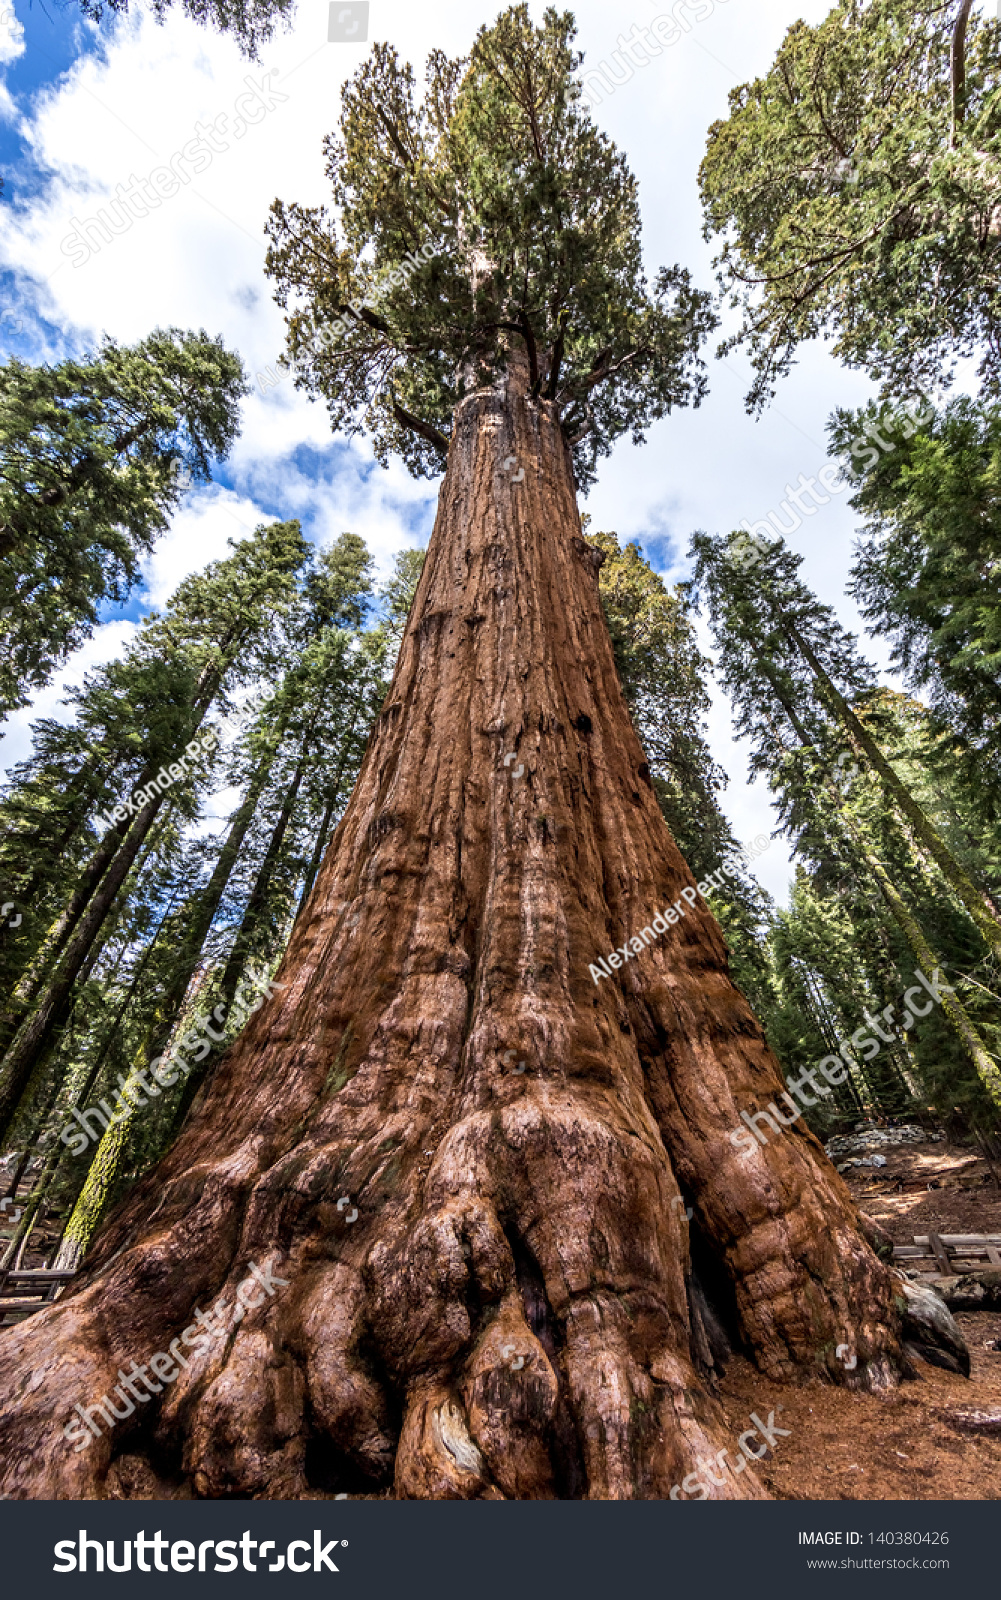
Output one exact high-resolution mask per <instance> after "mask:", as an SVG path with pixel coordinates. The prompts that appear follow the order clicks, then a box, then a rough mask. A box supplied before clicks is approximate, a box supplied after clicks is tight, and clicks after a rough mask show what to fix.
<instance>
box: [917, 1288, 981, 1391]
mask: <svg viewBox="0 0 1001 1600" xmlns="http://www.w3.org/2000/svg"><path fill="white" fill-rule="evenodd" d="M900 1293H901V1297H902V1299H903V1301H904V1310H903V1318H902V1320H903V1334H904V1348H905V1349H906V1350H909V1351H910V1352H911V1353H912V1354H914V1355H919V1356H921V1358H922V1359H923V1360H924V1361H928V1362H930V1363H931V1365H932V1366H933V1367H944V1368H945V1369H946V1371H947V1372H958V1373H959V1374H960V1375H961V1376H962V1377H964V1378H968V1377H969V1376H970V1352H969V1350H968V1349H967V1348H966V1341H965V1339H964V1338H963V1335H962V1334H961V1333H960V1331H959V1328H958V1327H957V1326H956V1320H955V1318H954V1317H953V1315H952V1312H951V1311H950V1310H949V1308H948V1306H947V1305H946V1303H945V1301H944V1300H943V1299H942V1298H941V1296H940V1295H938V1294H936V1293H935V1291H934V1289H931V1288H929V1287H927V1286H926V1285H925V1284H923V1283H911V1282H909V1281H908V1279H906V1278H901V1279H900Z"/></svg>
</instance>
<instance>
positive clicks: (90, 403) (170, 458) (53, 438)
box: [0, 328, 247, 718]
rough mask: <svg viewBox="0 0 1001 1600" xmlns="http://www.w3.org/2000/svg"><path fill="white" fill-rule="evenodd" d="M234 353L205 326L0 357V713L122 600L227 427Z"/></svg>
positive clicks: (231, 432)
mask: <svg viewBox="0 0 1001 1600" xmlns="http://www.w3.org/2000/svg"><path fill="white" fill-rule="evenodd" d="M246 392H247V386H246V383H245V380H244V374H243V367H242V365H241V363H240V360H239V358H238V357H237V356H235V355H232V354H231V353H230V352H229V351H228V350H226V349H225V348H224V346H223V343H222V340H221V339H210V338H209V337H208V335H207V334H206V333H204V332H201V333H198V334H194V333H183V332H182V331H181V330H180V329H179V328H166V329H157V330H156V332H155V333H152V334H150V336H149V338H147V339H144V340H142V342H141V343H140V344H137V345H131V346H129V345H126V346H121V345H118V344H116V343H115V342H114V341H113V340H111V339H106V340H105V341H104V343H103V345H102V346H101V348H100V349H99V350H98V351H96V352H94V353H92V354H90V355H86V356H83V357H82V358H81V359H79V360H67V361H62V362H60V363H59V365H58V366H54V367H48V366H41V367H29V366H26V365H25V364H24V363H23V362H22V361H19V360H18V359H17V357H15V356H12V357H10V359H9V360H8V361H7V362H6V363H5V364H4V365H3V366H0V473H2V476H0V561H2V565H0V572H2V578H0V718H2V717H3V716H6V714H7V713H8V712H9V711H10V710H11V709H13V708H14V707H16V706H22V705H27V704H28V703H29V701H30V699H31V695H32V692H33V691H35V690H37V689H39V688H41V687H42V686H43V685H44V684H45V683H47V682H48V680H49V678H50V677H51V675H52V672H53V671H54V670H55V668H56V667H57V666H58V665H59V663H60V662H61V661H63V660H64V659H65V657H66V655H67V654H68V653H69V651H71V650H73V649H75V648H76V646H77V645H78V644H80V643H81V641H82V640H83V639H85V638H87V637H88V635H89V634H90V633H91V632H92V631H93V628H94V625H95V623H96V621H97V617H98V610H99V607H100V605H101V603H102V602H104V601H107V600H116V601H121V600H125V599H127V598H128V596H129V594H130V592H131V590H132V589H133V588H134V586H135V584H136V583H137V581H138V579H139V574H140V563H141V561H142V558H143V556H145V555H147V554H148V553H149V551H150V550H151V549H152V547H153V544H154V542H155V541H156V539H157V537H158V536H159V535H160V534H162V533H163V531H164V530H165V528H166V527H167V524H168V521H169V517H170V513H171V512H172V511H173V510H174V509H175V508H176V506H177V504H178V502H179V500H180V498H181V494H182V491H183V486H184V485H185V484H188V483H191V482H206V481H207V480H208V478H209V475H210V464H211V460H212V458H213V457H219V458H221V457H223V456H225V455H226V454H227V452H228V450H229V448H230V445H231V444H232V442H233V439H234V438H235V436H236V433H237V424H238V405H239V401H240V397H241V396H242V395H243V394H245V393H246Z"/></svg>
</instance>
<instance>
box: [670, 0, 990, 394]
mask: <svg viewBox="0 0 1001 1600" xmlns="http://www.w3.org/2000/svg"><path fill="white" fill-rule="evenodd" d="M999 28H1001V24H999V23H998V21H996V20H995V18H994V17H993V16H989V15H987V14H986V13H984V12H979V13H978V12H971V0H841V4H839V5H836V6H834V7H833V8H832V10H831V11H830V12H829V13H828V15H827V16H826V17H824V19H823V20H822V21H821V22H819V23H817V24H816V25H814V26H810V25H808V24H807V23H805V22H802V21H799V22H795V23H793V25H792V26H791V27H790V28H789V30H788V32H787V34H786V37H785V39H784V40H783V42H782V45H781V47H780V49H779V51H778V53H777V55H776V57H775V60H774V62H773V64H772V66H771V67H770V68H769V70H768V71H767V72H766V73H765V74H764V75H763V76H762V77H760V78H756V79H755V80H754V81H753V82H752V83H743V84H740V85H739V86H738V87H737V88H735V89H732V90H731V91H730V96H729V99H730V114H729V116H728V117H727V118H726V119H725V120H723V121H718V122H715V123H713V125H712V127H711V128H710V129H709V139H708V148H707V152H706V156H705V159H704V161H703V163H702V168H701V173H700V181H701V188H702V197H703V204H704V208H705V232H706V237H707V238H709V237H712V236H713V235H715V236H716V237H717V238H718V239H719V240H720V241H721V242H722V249H721V251H720V255H719V257H718V259H717V263H716V264H717V267H718V269H719V277H720V283H721V286H722V287H723V288H724V289H725V290H727V291H729V292H730V293H731V295H732V297H733V299H734V300H735V301H736V302H737V303H738V304H739V305H740V306H741V307H742V309H743V313H744V315H743V321H742V324H741V327H740V328H739V329H738V331H737V333H736V334H735V335H734V336H733V337H732V338H731V339H729V340H727V341H726V344H725V346H724V348H726V349H733V348H734V347H735V346H738V345H746V346H747V348H748V350H749V353H750V356H751V361H752V363H753V366H754V369H755V378H754V381H753V383H752V386H751V389H750V392H749V394H748V400H747V404H748V409H749V410H752V411H755V410H759V409H760V408H761V407H762V406H764V405H766V404H767V402H768V399H769V397H770V395H771V394H772V393H773V391H774V388H775V384H776V381H777V380H778V378H780V377H781V376H782V375H783V374H785V373H786V372H788V370H789V368H790V366H791V365H792V362H793V360H794V359H795V352H796V349H797V346H798V345H799V344H800V343H801V342H803V341H804V340H807V339H815V338H818V337H819V336H820V335H821V334H823V335H825V336H827V337H833V340H834V344H833V348H834V352H835V354H836V355H838V356H840V357H841V359H842V360H844V361H845V362H847V363H848V365H850V366H856V367H861V368H864V369H865V370H866V371H868V372H869V373H870V375H871V376H872V377H873V378H875V379H878V380H880V381H881V383H882V385H883V392H884V393H885V394H886V395H888V396H891V397H895V398H896V399H898V400H899V399H901V398H902V397H905V396H910V395H917V394H921V393H925V392H927V391H929V390H934V389H936V388H938V387H939V386H940V385H943V384H946V383H948V382H949V381H950V380H951V377H952V374H953V373H954V371H955V368H956V364H957V362H958V361H959V360H960V359H961V358H963V357H974V358H977V359H979V363H980V367H979V370H980V376H981V379H982V382H983V386H984V390H985V391H986V392H988V393H991V394H995V393H997V392H998V389H999V386H1001V357H999V351H1001V341H999V338H998V299H997V290H996V285H997V276H998V261H999V252H1001V234H999V230H998V227H997V187H996V168H997V159H998V154H999V151H1001V99H999V91H998V84H997V53H998V43H999V37H1001V35H999Z"/></svg>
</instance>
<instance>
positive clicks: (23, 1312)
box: [0, 1268, 76, 1328]
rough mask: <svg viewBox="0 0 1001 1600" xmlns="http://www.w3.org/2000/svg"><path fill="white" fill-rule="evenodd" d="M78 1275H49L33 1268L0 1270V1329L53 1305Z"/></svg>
mask: <svg viewBox="0 0 1001 1600" xmlns="http://www.w3.org/2000/svg"><path fill="white" fill-rule="evenodd" d="M75 1277H76V1273H75V1272H50V1271H48V1270H45V1269H40V1268H31V1269H29V1270H27V1271H24V1272H14V1271H9V1270H6V1269H0V1328H3V1327H8V1326H9V1325H10V1324H11V1323H14V1322H20V1321H22V1320H23V1318H25V1317H30V1316H31V1314H32V1312H34V1311H41V1309H42V1307H43V1306H47V1305H51V1304H52V1301H53V1300H55V1298H56V1296H57V1295H58V1294H59V1291H60V1289H62V1287H63V1286H64V1284H67V1283H69V1281H70V1279H71V1278H75Z"/></svg>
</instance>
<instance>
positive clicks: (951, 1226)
mask: <svg viewBox="0 0 1001 1600" xmlns="http://www.w3.org/2000/svg"><path fill="white" fill-rule="evenodd" d="M879 1153H880V1154H882V1155H885V1157H886V1166H885V1167H881V1168H875V1169H874V1168H867V1167H853V1168H852V1169H851V1170H850V1171H849V1172H846V1173H843V1174H842V1176H843V1177H844V1179H845V1182H846V1183H847V1184H848V1187H849V1188H850V1189H851V1191H852V1194H853V1195H854V1197H855V1200H856V1202H857V1203H858V1206H859V1209H860V1210H861V1211H864V1212H866V1213H867V1214H868V1215H869V1216H870V1217H873V1218H874V1219H875V1220H876V1221H877V1222H879V1223H880V1224H881V1225H882V1226H883V1227H884V1228H885V1229H886V1231H887V1233H889V1234H890V1236H891V1238H892V1239H893V1242H894V1244H910V1243H911V1242H912V1241H913V1236H914V1234H916V1233H917V1234H926V1233H928V1232H929V1231H930V1230H931V1231H934V1232H936V1233H1001V1188H998V1186H997V1185H996V1183H995V1181H994V1178H993V1176H992V1174H991V1172H990V1170H989V1168H988V1166H987V1163H986V1162H985V1161H984V1160H983V1158H982V1157H980V1156H978V1155H976V1154H975V1153H974V1152H972V1151H971V1150H969V1149H967V1148H964V1147H962V1146H958V1145H953V1144H950V1143H948V1142H944V1143H931V1142H927V1143H923V1144H913V1145H912V1144H907V1145H898V1146H888V1147H885V1148H882V1149H880V1151H879ZM835 1159H836V1160H837V1161H839V1162H840V1161H842V1160H844V1159H847V1158H846V1157H843V1156H840V1155H839V1156H837V1157H835ZM929 1184H936V1185H938V1187H935V1188H931V1189H929V1187H928V1185H929ZM956 1321H957V1323H958V1324H959V1327H960V1330H961V1332H962V1334H963V1337H964V1339H965V1340H966V1343H967V1345H968V1347H969V1351H970V1359H971V1372H970V1377H969V1379H968V1380H967V1379H965V1378H961V1377H957V1376H956V1375H955V1374H953V1373H951V1372H943V1371H942V1370H941V1369H939V1368H937V1367H931V1366H928V1365H927V1364H926V1363H925V1362H923V1361H919V1362H916V1363H915V1365H916V1367H917V1368H918V1371H919V1377H918V1379H917V1380H916V1381H911V1382H906V1383H903V1384H901V1385H900V1387H899V1388H898V1389H896V1390H894V1391H892V1392H891V1393H890V1394H886V1395H869V1394H853V1393H850V1392H849V1391H847V1390H845V1389H839V1388H834V1387H831V1386H828V1385H826V1384H820V1383H816V1384H812V1385H810V1386H809V1387H807V1388H793V1387H786V1386H784V1385H782V1384H776V1383H772V1382H770V1381H769V1380H768V1379H765V1378H763V1377H762V1375H761V1373H760V1372H758V1371H757V1369H756V1368H755V1367H753V1366H752V1365H751V1364H750V1362H748V1361H746V1360H744V1359H743V1358H742V1357H737V1358H735V1359H734V1361H733V1363H732V1364H731V1365H730V1366H729V1367H728V1369H727V1372H726V1376H725V1378H724V1379H723V1382H722V1384H721V1399H722V1401H723V1405H724V1409H725V1411H726V1414H727V1420H728V1421H729V1422H730V1424H731V1426H732V1429H733V1439H734V1445H736V1441H737V1437H738V1435H739V1434H740V1433H741V1432H742V1431H743V1430H744V1429H745V1428H748V1427H751V1426H753V1424H752V1423H751V1422H750V1413H751V1412H752V1411H756V1412H757V1413H758V1415H759V1416H760V1417H762V1418H764V1419H765V1420H767V1418H768V1413H769V1412H770V1411H774V1412H775V1413H776V1419H775V1420H776V1422H777V1423H778V1425H779V1426H780V1427H783V1428H788V1429H789V1438H787V1439H786V1438H778V1439H776V1442H775V1450H774V1452H773V1453H772V1454H771V1455H770V1456H769V1457H768V1458H766V1459H763V1460H762V1461H761V1463H760V1465H759V1467H758V1468H757V1472H758V1476H759V1478H760V1479H761V1481H762V1483H763V1484H764V1486H765V1487H766V1488H767V1489H768V1491H769V1492H770V1493H771V1494H772V1495H774V1496H775V1497H776V1499H780V1500H997V1499H1001V1352H997V1351H991V1350H987V1349H986V1348H985V1345H986V1344H987V1342H988V1341H991V1340H997V1341H1001V1313H998V1312H990V1311H971V1312H957V1313H956ZM779 1406H781V1407H782V1410H781V1411H779ZM745 1419H747V1420H745ZM755 1447H757V1446H756V1441H755Z"/></svg>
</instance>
